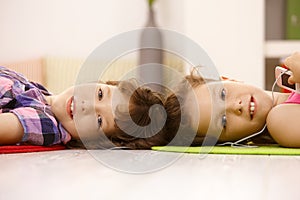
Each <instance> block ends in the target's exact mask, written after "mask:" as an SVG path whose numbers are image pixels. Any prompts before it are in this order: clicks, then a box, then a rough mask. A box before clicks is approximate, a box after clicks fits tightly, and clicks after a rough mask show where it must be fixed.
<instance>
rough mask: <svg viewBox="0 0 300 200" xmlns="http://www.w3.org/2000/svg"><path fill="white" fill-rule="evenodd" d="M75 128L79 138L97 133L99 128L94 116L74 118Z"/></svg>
mask: <svg viewBox="0 0 300 200" xmlns="http://www.w3.org/2000/svg"><path fill="white" fill-rule="evenodd" d="M74 122H75V127H76V129H77V131H78V133H79V136H80V137H86V136H90V135H93V134H94V133H97V132H99V127H98V124H97V120H96V117H95V116H92V115H89V116H76V117H74Z"/></svg>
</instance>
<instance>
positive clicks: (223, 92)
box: [221, 88, 227, 128]
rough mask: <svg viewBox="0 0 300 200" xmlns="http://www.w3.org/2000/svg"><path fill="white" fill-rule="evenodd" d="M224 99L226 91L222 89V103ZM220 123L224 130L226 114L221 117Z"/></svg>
mask: <svg viewBox="0 0 300 200" xmlns="http://www.w3.org/2000/svg"><path fill="white" fill-rule="evenodd" d="M225 98H226V90H225V89H224V88H223V89H222V90H221V99H222V100H223V101H225ZM221 122H222V126H223V128H226V123H227V119H226V114H224V115H222V120H221Z"/></svg>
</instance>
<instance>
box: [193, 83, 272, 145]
mask: <svg viewBox="0 0 300 200" xmlns="http://www.w3.org/2000/svg"><path fill="white" fill-rule="evenodd" d="M194 92H195V93H194V95H195V96H196V98H197V104H198V108H199V113H198V115H199V114H200V117H198V119H199V121H200V122H199V121H198V122H193V126H194V127H195V129H197V130H198V131H197V133H198V135H200V136H205V135H206V134H212V135H214V136H216V137H218V138H219V141H235V140H238V139H241V138H243V137H246V136H249V135H251V134H253V133H256V132H258V131H260V130H261V129H262V128H263V126H264V125H265V121H266V117H267V115H268V112H269V111H270V109H271V108H272V98H271V97H270V96H269V95H268V94H267V93H266V92H265V91H264V90H262V89H260V88H257V87H255V86H252V85H248V84H244V83H240V82H233V81H222V82H211V83H207V84H204V85H200V86H197V87H196V88H195V89H194ZM190 112H192V111H190ZM193 118H197V117H192V119H193Z"/></svg>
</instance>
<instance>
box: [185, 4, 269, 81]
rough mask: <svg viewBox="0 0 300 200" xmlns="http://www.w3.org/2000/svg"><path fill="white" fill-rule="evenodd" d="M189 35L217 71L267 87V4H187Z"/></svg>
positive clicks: (186, 23)
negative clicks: (265, 15) (265, 33)
mask: <svg viewBox="0 0 300 200" xmlns="http://www.w3.org/2000/svg"><path fill="white" fill-rule="evenodd" d="M184 13H185V20H184V22H185V31H186V35H187V36H189V37H190V38H192V39H193V40H195V41H196V42H197V43H198V44H199V45H200V46H202V47H203V48H204V49H205V51H206V52H207V53H208V55H209V56H210V57H211V59H212V60H213V61H214V63H215V65H216V66H217V68H218V71H219V73H220V74H222V75H227V76H229V77H233V78H236V79H239V80H243V81H245V82H249V83H253V84H255V85H257V86H259V87H263V86H264V1H263V0H242V1H241V0H225V1H222V0H209V1H207V0H190V1H185V10H184Z"/></svg>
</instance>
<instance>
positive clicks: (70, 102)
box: [67, 97, 74, 119]
mask: <svg viewBox="0 0 300 200" xmlns="http://www.w3.org/2000/svg"><path fill="white" fill-rule="evenodd" d="M73 112H74V97H71V98H70V99H69V100H68V102H67V113H68V115H69V116H70V118H71V119H73Z"/></svg>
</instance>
